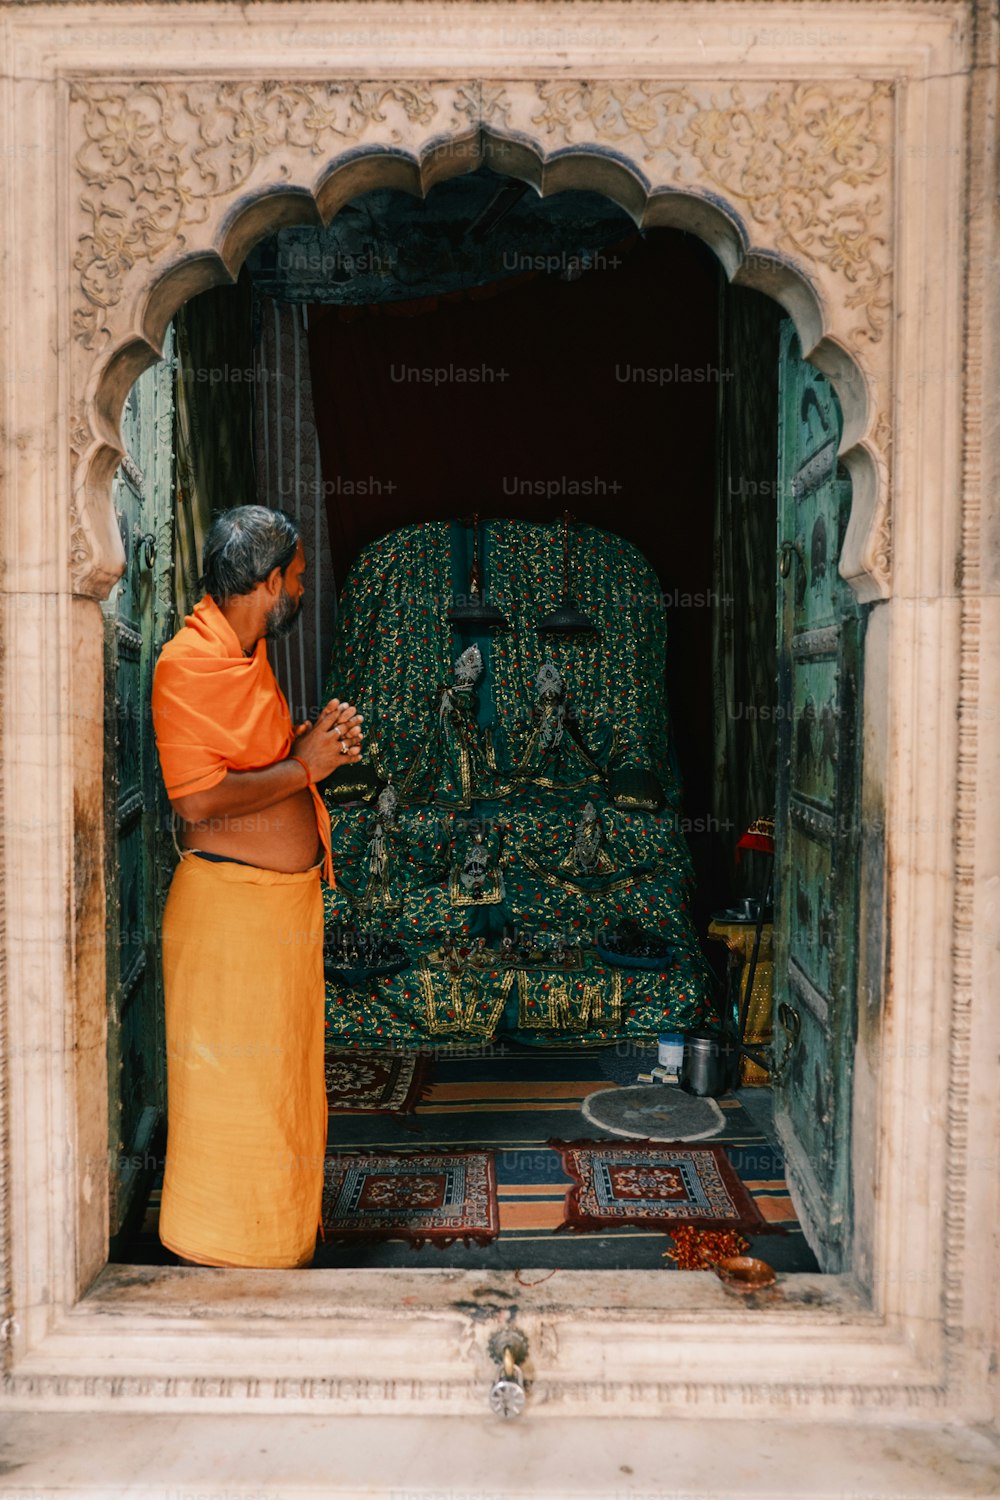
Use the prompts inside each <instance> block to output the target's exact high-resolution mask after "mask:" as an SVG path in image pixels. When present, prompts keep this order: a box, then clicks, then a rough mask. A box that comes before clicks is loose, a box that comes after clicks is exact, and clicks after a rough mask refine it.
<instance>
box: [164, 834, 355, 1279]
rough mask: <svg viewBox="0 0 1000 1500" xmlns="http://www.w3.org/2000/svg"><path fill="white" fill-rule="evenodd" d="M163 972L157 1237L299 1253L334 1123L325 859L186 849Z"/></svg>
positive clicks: (307, 1241) (278, 1256) (208, 1252)
mask: <svg viewBox="0 0 1000 1500" xmlns="http://www.w3.org/2000/svg"><path fill="white" fill-rule="evenodd" d="M163 978H164V992H165V1011H166V1041H167V1160H166V1169H165V1172H164V1180H163V1198H162V1203H161V1207H160V1239H161V1240H162V1241H163V1243H164V1245H166V1246H167V1248H168V1249H169V1250H173V1251H174V1252H175V1253H176V1254H178V1255H181V1256H183V1257H184V1258H185V1259H188V1260H197V1261H201V1262H203V1263H205V1264H208V1265H224V1266H262V1267H281V1266H299V1265H307V1264H308V1263H309V1261H310V1260H311V1259H312V1256H313V1252H314V1250H315V1243H316V1231H317V1226H318V1225H319V1222H320V1213H321V1206H322V1195H323V1158H324V1153H325V1150H326V1133H327V1102H326V1086H325V1077H324V1061H323V1054H324V1020H323V1014H324V979H323V896H322V891H321V888H320V881H319V870H318V869H312V870H303V871H296V872H295V873H293V874H282V873H280V872H279V871H276V870H262V869H258V868H257V867H256V866H253V865H239V864H229V863H227V864H221V863H216V862H214V861H208V860H204V859H200V858H199V857H198V856H197V855H196V854H185V855H184V857H183V858H182V860H181V862H180V864H179V865H178V866H177V869H176V870H175V872H174V877H173V881H172V884H171V886H170V893H169V895H168V897H167V903H166V908H165V910H164V917H163Z"/></svg>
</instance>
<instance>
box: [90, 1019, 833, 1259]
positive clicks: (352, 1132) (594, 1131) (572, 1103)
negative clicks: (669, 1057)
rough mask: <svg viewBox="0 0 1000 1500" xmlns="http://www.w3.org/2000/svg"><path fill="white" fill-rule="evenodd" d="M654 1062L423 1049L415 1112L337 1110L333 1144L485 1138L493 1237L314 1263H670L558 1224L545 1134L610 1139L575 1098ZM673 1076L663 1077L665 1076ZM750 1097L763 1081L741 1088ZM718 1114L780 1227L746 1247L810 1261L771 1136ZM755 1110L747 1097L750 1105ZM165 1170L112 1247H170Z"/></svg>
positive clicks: (663, 1243)
mask: <svg viewBox="0 0 1000 1500" xmlns="http://www.w3.org/2000/svg"><path fill="white" fill-rule="evenodd" d="M654 1062H655V1048H654V1049H653V1050H652V1051H651V1052H650V1051H648V1050H646V1049H643V1048H641V1047H639V1046H637V1045H636V1044H634V1043H627V1044H626V1043H622V1044H621V1050H620V1051H616V1049H615V1048H603V1049H600V1050H583V1049H579V1050H574V1049H570V1048H545V1049H541V1048H527V1047H518V1046H516V1045H510V1044H507V1045H502V1046H501V1045H493V1046H489V1045H484V1047H483V1048H482V1049H479V1048H476V1049H472V1048H470V1049H467V1050H463V1049H451V1050H450V1051H442V1052H439V1053H438V1054H436V1055H435V1056H434V1057H433V1058H432V1059H430V1060H429V1072H428V1074H427V1075H426V1076H427V1079H428V1082H427V1085H426V1087H425V1092H424V1095H423V1098H422V1099H421V1101H420V1103H419V1104H418V1105H417V1107H416V1109H415V1111H414V1112H413V1113H412V1114H408V1115H399V1114H332V1115H331V1117H330V1132H329V1141H328V1151H329V1152H331V1153H339V1152H345V1151H351V1150H361V1149H366V1148H371V1147H382V1148H385V1149H392V1150H410V1151H425V1150H429V1149H432V1148H434V1147H439V1146H444V1147H448V1146H451V1147H455V1146H469V1147H476V1148H485V1149H491V1150H492V1151H493V1153H494V1162H495V1168H496V1183H497V1197H498V1205H499V1222H500V1235H499V1238H498V1239H497V1240H495V1241H494V1242H493V1244H491V1245H488V1246H475V1245H473V1246H464V1245H461V1244H456V1245H449V1246H447V1247H445V1248H439V1247H438V1246H436V1245H425V1246H423V1247H420V1248H415V1247H414V1246H412V1245H410V1244H408V1243H407V1242H406V1241H405V1240H402V1239H400V1240H387V1241H383V1242H379V1243H375V1244H360V1245H352V1246H348V1247H344V1246H334V1245H331V1244H323V1243H320V1244H319V1245H318V1246H317V1253H316V1260H315V1262H314V1264H315V1265H316V1266H318V1267H319V1266H325V1267H348V1266H388V1267H392V1266H398V1267H404V1266H406V1267H419V1266H435V1267H440V1266H447V1267H455V1268H467V1269H482V1270H485V1271H488V1270H496V1269H504V1270H518V1271H521V1270H523V1271H524V1272H525V1273H528V1272H532V1273H533V1276H531V1277H527V1276H526V1279H537V1275H538V1274H539V1273H541V1274H544V1272H545V1271H546V1270H551V1269H560V1268H565V1269H578V1270H586V1269H592V1270H629V1269H647V1270H648V1269H654V1268H658V1269H665V1270H670V1269H672V1263H671V1262H670V1261H669V1260H668V1259H666V1258H665V1257H664V1251H665V1250H666V1249H667V1248H668V1247H669V1244H670V1242H669V1241H668V1239H667V1237H666V1235H665V1234H664V1233H663V1232H662V1231H652V1230H644V1229H639V1228H629V1227H620V1228H615V1229H609V1230H606V1231H602V1232H600V1233H586V1234H582V1233H578V1234H566V1233H563V1234H557V1233H556V1232H555V1231H556V1229H557V1227H558V1226H559V1225H560V1224H561V1223H562V1221H563V1219H564V1217H565V1214H564V1204H565V1200H566V1193H567V1190H568V1188H569V1187H570V1181H569V1178H568V1177H567V1176H566V1175H565V1174H564V1172H563V1170H562V1163H561V1159H560V1156H559V1153H558V1151H556V1150H553V1149H552V1148H551V1147H550V1146H548V1145H547V1144H546V1142H547V1141H549V1140H552V1139H562V1140H573V1139H575V1138H579V1137H581V1136H588V1137H593V1138H595V1139H601V1138H606V1139H608V1140H611V1139H615V1137H612V1136H611V1135H610V1134H609V1133H607V1132H602V1131H601V1130H600V1129H598V1128H596V1127H594V1126H593V1125H592V1124H590V1122H589V1121H586V1120H585V1119H584V1117H583V1115H582V1114H581V1107H582V1104H583V1101H584V1100H585V1099H586V1098H588V1097H589V1096H590V1095H592V1094H593V1093H594V1092H595V1091H596V1090H598V1089H606V1088H614V1087H615V1086H616V1085H621V1084H632V1083H635V1081H636V1075H637V1074H638V1073H639V1072H643V1071H648V1069H649V1067H650V1066H651V1064H652V1063H654ZM664 1087H670V1085H664ZM749 1094H752V1095H753V1096H754V1098H752V1099H750V1101H749V1102H751V1103H753V1104H755V1105H759V1102H760V1099H761V1096H762V1095H763V1091H762V1090H753V1091H743V1093H742V1097H743V1098H744V1099H746V1098H747V1097H748V1095H749ZM719 1103H720V1105H721V1108H722V1113H723V1116H724V1125H723V1128H722V1130H721V1131H720V1132H719V1134H718V1135H716V1136H713V1137H712V1142H711V1143H712V1145H723V1146H725V1148H726V1151H727V1154H728V1157H729V1160H730V1162H731V1164H732V1166H733V1167H734V1169H735V1171H736V1173H737V1175H738V1176H739V1177H740V1179H741V1181H742V1182H743V1184H744V1186H745V1187H746V1188H747V1189H748V1190H749V1192H750V1194H751V1196H752V1197H753V1199H754V1202H755V1203H756V1205H757V1208H758V1210H759V1211H760V1213H761V1215H762V1217H763V1218H764V1219H765V1220H767V1222H768V1223H769V1224H771V1225H775V1226H780V1227H781V1229H782V1230H783V1231H784V1232H783V1233H780V1234H775V1233H770V1234H767V1235H762V1236H759V1237H758V1238H756V1239H754V1238H753V1237H751V1249H750V1253H751V1254H755V1255H759V1256H761V1257H762V1258H763V1259H765V1260H767V1261H768V1262H769V1264H771V1265H772V1266H774V1267H775V1269H776V1270H778V1271H815V1270H817V1269H818V1267H817V1264H816V1260H815V1258H814V1256H813V1254H812V1251H811V1250H810V1249H809V1247H808V1245H807V1244H806V1241H805V1237H804V1236H803V1234H802V1233H801V1230H800V1229H799V1226H798V1223H797V1221H796V1219H795V1211H794V1208H793V1206H792V1201H791V1198H790V1197H789V1194H788V1187H787V1184H786V1182H785V1176H784V1159H783V1157H782V1154H781V1151H780V1150H779V1149H778V1147H777V1146H775V1145H773V1144H771V1143H770V1142H769V1140H768V1138H767V1136H766V1135H765V1134H764V1133H763V1132H762V1131H761V1129H759V1128H758V1126H757V1125H756V1124H755V1123H754V1120H753V1118H751V1115H750V1113H748V1111H747V1109H746V1108H744V1107H743V1104H742V1103H741V1102H740V1099H738V1098H736V1097H734V1096H733V1095H728V1096H727V1097H726V1098H724V1099H721V1100H720V1101H719ZM757 1112H758V1110H757V1109H756V1108H755V1113H757ZM159 1198H160V1181H159V1179H158V1180H157V1182H156V1185H155V1187H154V1189H153V1192H152V1194H151V1196H150V1201H149V1204H148V1207H147V1210H146V1215H145V1219H144V1221H143V1224H142V1227H141V1230H140V1231H139V1233H138V1235H137V1236H136V1238H135V1239H134V1240H133V1241H132V1243H131V1244H130V1245H129V1246H128V1247H127V1249H126V1250H125V1252H123V1253H122V1254H121V1255H120V1257H119V1258H120V1259H121V1260H124V1261H127V1262H129V1263H132V1264H169V1263H171V1262H172V1261H173V1256H171V1255H170V1253H169V1252H168V1251H166V1250H164V1249H163V1248H162V1246H161V1245H160V1243H159V1240H158V1238H157V1222H158V1216H159Z"/></svg>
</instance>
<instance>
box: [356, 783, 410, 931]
mask: <svg viewBox="0 0 1000 1500" xmlns="http://www.w3.org/2000/svg"><path fill="white" fill-rule="evenodd" d="M398 807H399V797H398V795H397V793H396V788H395V787H394V786H393V784H392V781H391V780H390V781H389V784H388V785H387V786H385V787H383V788H382V790H381V792H379V794H378V798H377V799H376V803H375V818H374V827H373V828H372V833H371V837H370V839H369V840H368V859H367V866H368V879H367V882H366V884H365V893H364V896H363V898H362V904H363V905H364V906H365V907H367V908H370V907H372V906H375V905H380V906H382V907H383V908H384V909H385V910H386V911H399V909H400V906H401V904H402V903H401V901H400V899H399V895H398V893H395V892H393V890H392V877H393V858H392V852H393V851H392V849H391V847H390V846H391V844H393V843H394V842H395V841H394V839H393V834H394V833H396V832H397V830H398V828H399V823H398V817H397V811H398Z"/></svg>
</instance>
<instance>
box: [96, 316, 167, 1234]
mask: <svg viewBox="0 0 1000 1500" xmlns="http://www.w3.org/2000/svg"><path fill="white" fill-rule="evenodd" d="M164 352H165V358H164V360H163V361H161V362H160V363H158V364H156V365H154V366H153V367H152V368H151V369H149V370H147V371H145V372H144V373H143V374H142V375H140V377H139V379H138V380H137V381H136V383H135V385H134V386H133V387H132V390H131V392H130V393H129V398H128V401H127V402H126V405H125V410H124V412H123V414H122V436H123V438H124V441H125V446H126V456H125V458H124V459H123V460H122V463H121V464H120V466H119V468H118V471H117V473H116V474H115V478H114V481H113V503H114V507H115V514H116V516H117V518H118V524H119V527H120V529H121V535H122V543H123V545H124V548H125V558H126V566H125V573H124V575H123V576H122V578H121V580H120V582H119V583H118V584H117V585H116V587H115V589H114V590H113V592H112V594H111V597H110V598H109V599H108V601H107V603H106V605H105V606H104V616H105V654H104V661H105V692H104V703H105V778H104V784H105V827H106V830H107V838H106V856H105V859H106V863H105V881H106V891H107V984H108V1078H109V1095H110V1097H109V1111H110V1115H109V1173H110V1205H111V1208H110V1220H111V1223H110V1232H111V1236H112V1241H114V1237H115V1236H116V1235H117V1234H118V1233H119V1231H120V1230H121V1229H122V1226H123V1225H124V1224H125V1222H126V1220H127V1218H128V1214H129V1210H130V1209H131V1208H132V1207H133V1204H137V1202H138V1191H139V1189H140V1187H141V1186H142V1185H143V1184H144V1183H145V1182H148V1180H149V1179H150V1178H151V1176H152V1175H153V1171H154V1169H155V1155H154V1153H155V1148H156V1144H157V1135H158V1127H159V1126H160V1124H161V1122H162V1120H163V1116H164V1102H165V1096H164V1079H165V1071H164V1046H163V1022H162V1017H163V1005H162V998H161V978H160V965H159V957H158V955H159V922H160V915H161V912H162V904H163V900H164V898H165V888H166V880H167V879H168V878H169V876H168V872H167V871H166V870H165V869H164V868H163V862H164V857H165V856H164V854H163V853H162V851H164V850H165V849H167V850H168V849H169V822H168V821H165V816H166V817H168V816H169V814H168V811H167V812H166V814H165V807H164V803H163V794H162V791H161V789H160V786H159V779H158V777H157V774H156V746H155V742H154V739H153V732H152V715H151V710H150V689H151V684H152V672H153V665H154V662H155V659H156V652H157V651H158V649H159V646H160V645H161V644H162V642H163V641H164V640H165V639H166V638H167V637H169V636H170V635H171V634H173V630H174V624H173V602H172V575H173V551H174V549H173V493H172V469H173V394H172V389H173V388H172V375H173V371H172V352H173V351H172V339H170V340H169V341H168V344H167V347H166V349H165V351H164ZM165 831H166V833H167V835H168V836H167V837H166V838H165V837H164V833H165Z"/></svg>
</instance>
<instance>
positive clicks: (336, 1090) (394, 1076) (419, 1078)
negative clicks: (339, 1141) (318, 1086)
mask: <svg viewBox="0 0 1000 1500" xmlns="http://www.w3.org/2000/svg"><path fill="white" fill-rule="evenodd" d="M426 1080H427V1063H426V1060H425V1059H424V1058H422V1057H419V1056H417V1055H416V1054H415V1053H412V1052H409V1053H407V1052H346V1051H345V1052H340V1051H330V1052H328V1053H327V1054H326V1099H327V1104H328V1106H329V1110H330V1113H331V1114H332V1115H370V1114H381V1113H392V1114H409V1113H410V1112H412V1111H413V1110H414V1109H416V1107H417V1104H418V1103H419V1101H420V1099H421V1098H422V1097H423V1095H424V1092H425V1091H426V1088H427V1081H426Z"/></svg>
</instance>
